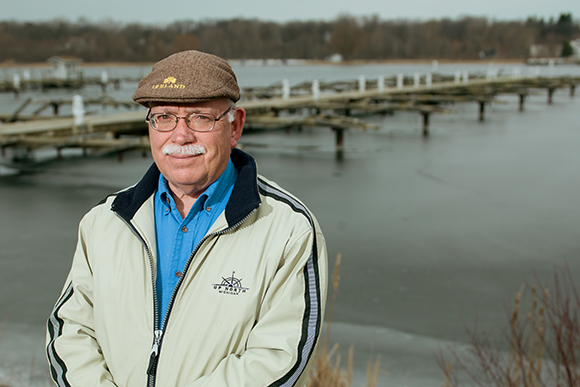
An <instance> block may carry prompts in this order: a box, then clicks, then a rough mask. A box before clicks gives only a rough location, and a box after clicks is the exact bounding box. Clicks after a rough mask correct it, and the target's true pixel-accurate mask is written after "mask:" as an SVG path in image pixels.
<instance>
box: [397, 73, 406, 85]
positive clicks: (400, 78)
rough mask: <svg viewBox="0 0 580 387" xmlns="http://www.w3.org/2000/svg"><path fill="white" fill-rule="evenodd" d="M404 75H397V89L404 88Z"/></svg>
mask: <svg viewBox="0 0 580 387" xmlns="http://www.w3.org/2000/svg"><path fill="white" fill-rule="evenodd" d="M403 80H404V78H403V74H401V73H399V74H397V89H402V88H403Z"/></svg>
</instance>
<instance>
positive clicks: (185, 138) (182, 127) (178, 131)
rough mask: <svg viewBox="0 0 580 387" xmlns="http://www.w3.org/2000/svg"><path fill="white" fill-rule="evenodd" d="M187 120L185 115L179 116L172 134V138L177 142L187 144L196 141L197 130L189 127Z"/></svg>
mask: <svg viewBox="0 0 580 387" xmlns="http://www.w3.org/2000/svg"><path fill="white" fill-rule="evenodd" d="M182 119H183V120H182ZM185 120H186V118H185V117H177V126H176V127H175V129H173V132H172V136H171V137H172V140H173V141H174V142H175V143H177V144H186V143H189V142H193V141H195V132H194V131H193V130H191V129H189V127H188V126H187V124H186V123H185Z"/></svg>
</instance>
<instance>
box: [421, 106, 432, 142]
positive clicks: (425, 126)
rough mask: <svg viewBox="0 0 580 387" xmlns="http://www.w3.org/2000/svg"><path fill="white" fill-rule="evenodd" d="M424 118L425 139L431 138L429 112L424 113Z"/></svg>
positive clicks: (422, 113)
mask: <svg viewBox="0 0 580 387" xmlns="http://www.w3.org/2000/svg"><path fill="white" fill-rule="evenodd" d="M421 115H422V116H423V137H429V115H430V113H429V112H426V111H422V112H421Z"/></svg>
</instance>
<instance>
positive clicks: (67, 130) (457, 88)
mask: <svg viewBox="0 0 580 387" xmlns="http://www.w3.org/2000/svg"><path fill="white" fill-rule="evenodd" d="M380 82H381V80H379V81H371V82H368V81H365V82H364V83H361V82H360V81H359V82H358V89H355V90H352V87H353V86H354V87H356V82H350V83H345V82H343V83H340V86H339V87H337V86H336V85H337V83H335V84H334V85H323V87H320V84H317V83H315V84H314V85H313V87H312V93H308V90H307V89H305V88H302V89H301V91H299V93H300V94H298V95H292V96H290V95H288V93H287V94H286V95H283V91H282V90H281V89H280V88H279V87H278V88H271V89H270V90H268V92H267V93H264V91H263V90H262V92H261V94H262V95H267V96H268V97H269V98H259V97H256V96H255V95H252V92H248V93H244V92H243V93H242V95H243V96H244V97H245V98H244V99H243V100H242V101H241V102H239V103H238V105H239V106H241V107H243V108H244V109H245V110H246V112H247V121H246V126H245V129H244V130H245V131H246V132H249V131H259V130H274V129H288V128H291V127H300V126H318V127H326V128H331V129H332V130H333V131H334V132H335V133H336V147H337V151H339V152H342V150H343V146H344V144H343V141H344V131H345V130H348V129H357V130H367V129H374V128H375V127H374V126H373V125H371V124H369V123H367V122H365V121H364V120H363V119H361V118H358V117H364V116H365V115H369V114H385V113H393V112H395V111H399V110H407V111H416V112H418V113H419V114H421V115H422V116H423V130H422V134H423V136H429V117H430V115H431V114H434V113H446V112H450V111H451V110H450V109H448V108H446V107H445V106H446V105H448V104H454V103H462V102H472V103H473V102H474V103H478V104H479V119H480V120H484V115H485V106H486V105H488V104H490V103H494V102H497V99H496V97H497V96H498V95H501V94H517V95H519V100H520V105H519V107H520V110H523V108H524V102H525V98H526V97H527V96H528V95H529V94H530V91H531V90H533V89H544V90H546V92H547V96H548V99H547V102H548V103H552V96H553V93H554V91H555V90H557V89H561V88H569V89H570V95H571V96H573V95H574V93H575V88H576V85H578V84H579V83H580V77H569V76H565V77H519V78H516V77H513V76H510V77H497V78H494V79H485V78H480V79H471V80H467V79H464V80H459V81H458V80H457V79H455V80H443V81H441V82H436V83H429V84H417V83H415V84H411V85H403V84H401V82H399V84H398V85H396V86H390V85H386V83H383V84H382V85H381V84H380ZM383 82H384V80H383ZM373 83H374V87H373V88H369V89H367V87H369V86H373ZM345 84H350V85H351V89H347V88H345V86H344V85H345ZM337 89H338V90H337ZM248 97H249V98H251V99H248ZM109 102H110V101H109ZM47 105H50V102H47ZM126 106H127V107H129V105H126ZM135 106H136V105H135ZM77 122H78V121H77ZM42 147H52V148H56V149H57V150H59V151H60V149H64V148H82V149H84V150H87V149H99V150H101V151H123V150H127V149H135V148H143V149H145V148H148V147H149V141H148V138H147V124H146V123H145V112H144V111H143V109H141V110H139V111H130V112H125V113H119V114H113V115H106V116H86V117H84V118H83V120H82V123H80V124H75V119H74V118H73V117H69V118H42V119H36V120H31V121H26V122H13V123H4V124H1V125H0V148H1V150H2V154H3V155H5V154H6V153H5V152H6V149H10V148H13V149H18V152H16V154H18V155H20V156H22V154H23V152H24V154H25V156H24V158H26V157H29V156H30V155H31V153H32V152H33V151H34V150H35V149H38V148H42ZM23 150H24V151H23Z"/></svg>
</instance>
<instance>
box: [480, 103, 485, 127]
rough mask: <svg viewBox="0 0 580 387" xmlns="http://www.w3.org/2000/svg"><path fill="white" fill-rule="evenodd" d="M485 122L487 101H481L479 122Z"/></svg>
mask: <svg viewBox="0 0 580 387" xmlns="http://www.w3.org/2000/svg"><path fill="white" fill-rule="evenodd" d="M483 120H485V101H479V122H483Z"/></svg>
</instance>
